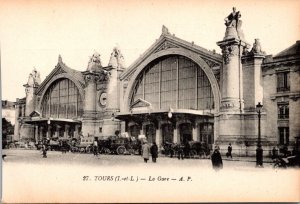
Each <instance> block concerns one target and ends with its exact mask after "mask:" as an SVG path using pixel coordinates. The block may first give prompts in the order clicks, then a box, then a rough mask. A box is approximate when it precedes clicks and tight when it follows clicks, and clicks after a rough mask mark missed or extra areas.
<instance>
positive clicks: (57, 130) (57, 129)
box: [55, 125, 60, 137]
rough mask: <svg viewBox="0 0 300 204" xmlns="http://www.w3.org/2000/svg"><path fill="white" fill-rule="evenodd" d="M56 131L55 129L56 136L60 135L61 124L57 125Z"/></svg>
mask: <svg viewBox="0 0 300 204" xmlns="http://www.w3.org/2000/svg"><path fill="white" fill-rule="evenodd" d="M55 127H56V131H55V137H59V129H60V126H59V125H56V126H55Z"/></svg>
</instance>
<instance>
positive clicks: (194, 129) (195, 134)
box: [193, 124, 199, 141]
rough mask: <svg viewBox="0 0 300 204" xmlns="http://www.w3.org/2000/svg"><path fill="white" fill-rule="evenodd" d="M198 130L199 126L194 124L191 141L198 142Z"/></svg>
mask: <svg viewBox="0 0 300 204" xmlns="http://www.w3.org/2000/svg"><path fill="white" fill-rule="evenodd" d="M198 130H199V125H198V124H195V126H194V127H193V140H194V141H199V139H198V132H199V131H198Z"/></svg>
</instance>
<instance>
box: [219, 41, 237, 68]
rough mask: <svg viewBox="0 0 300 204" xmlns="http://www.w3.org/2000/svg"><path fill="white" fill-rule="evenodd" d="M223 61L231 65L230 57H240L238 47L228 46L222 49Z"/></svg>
mask: <svg viewBox="0 0 300 204" xmlns="http://www.w3.org/2000/svg"><path fill="white" fill-rule="evenodd" d="M222 54H223V60H224V63H225V64H229V62H230V57H233V56H239V47H238V45H227V46H224V47H222Z"/></svg>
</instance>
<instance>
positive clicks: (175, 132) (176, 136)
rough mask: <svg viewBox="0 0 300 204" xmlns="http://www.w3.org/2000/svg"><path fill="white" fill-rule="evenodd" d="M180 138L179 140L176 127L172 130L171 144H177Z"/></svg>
mask: <svg viewBox="0 0 300 204" xmlns="http://www.w3.org/2000/svg"><path fill="white" fill-rule="evenodd" d="M179 142H180V138H179V132H178V127H175V128H174V130H173V143H179Z"/></svg>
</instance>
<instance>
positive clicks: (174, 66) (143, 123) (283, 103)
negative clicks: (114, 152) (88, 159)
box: [15, 8, 300, 155]
mask: <svg viewBox="0 0 300 204" xmlns="http://www.w3.org/2000/svg"><path fill="white" fill-rule="evenodd" d="M240 17H241V15H240V12H239V11H236V10H235V8H234V9H233V12H232V13H231V14H230V15H229V16H228V17H227V18H226V19H225V25H226V28H225V29H226V30H225V36H224V38H223V40H222V41H219V42H217V44H218V45H219V46H220V48H221V51H222V54H221V55H220V54H217V53H216V52H215V51H209V50H206V49H204V48H202V47H200V46H197V45H195V44H194V43H193V42H192V43H191V42H187V41H185V40H182V39H180V38H178V37H176V36H175V35H172V34H171V33H170V31H169V30H168V28H166V27H165V26H163V28H162V33H161V35H160V37H159V39H158V40H156V42H155V43H154V44H153V45H151V46H150V47H149V49H147V50H146V51H145V52H144V54H143V55H141V56H140V57H139V58H138V59H137V60H136V61H135V62H134V63H133V64H132V65H130V66H129V67H126V66H125V63H124V57H123V55H122V53H121V51H120V49H119V48H114V49H113V52H112V53H111V57H110V60H109V63H108V66H103V65H102V62H101V59H100V54H98V53H94V54H93V56H92V57H91V59H90V61H89V63H88V66H87V69H86V71H84V72H79V71H76V70H73V69H71V68H69V67H68V66H67V65H66V64H65V63H64V62H63V61H62V58H61V56H59V59H58V63H57V65H56V67H55V68H54V70H53V71H52V72H51V73H50V74H49V75H48V77H47V78H46V79H45V80H44V81H43V82H42V83H41V82H40V81H39V80H38V78H39V77H38V76H39V74H37V72H36V70H34V71H33V73H31V75H30V78H29V81H28V83H27V84H26V85H24V86H25V88H26V98H24V99H18V100H17V103H16V116H18V120H17V122H16V130H17V131H15V134H16V135H19V137H18V138H19V139H21V138H22V137H25V135H28V136H30V137H31V138H35V139H40V138H41V137H53V136H56V137H77V138H79V137H80V136H83V137H101V136H109V135H114V133H115V131H116V130H118V131H121V133H123V132H127V135H129V136H132V137H139V136H143V135H144V136H145V137H146V138H147V139H148V141H149V142H156V143H157V144H158V146H159V147H160V148H161V147H162V146H163V144H164V143H165V142H174V143H184V142H187V141H192V140H193V141H201V142H203V143H205V144H207V145H208V146H209V147H210V148H211V149H212V148H213V146H214V145H219V146H220V148H221V150H222V151H226V149H227V146H228V144H229V143H231V144H232V146H233V153H234V154H238V155H254V154H255V149H256V146H257V140H258V139H257V135H258V117H257V112H256V105H257V104H258V103H259V102H260V103H262V104H263V109H262V112H261V144H262V146H263V148H264V150H267V151H269V150H271V149H272V148H273V147H274V146H277V145H278V146H279V147H282V146H283V145H288V146H289V148H292V145H293V141H294V137H296V136H299V132H300V130H299V128H300V121H299V118H300V117H299V114H300V113H299V100H298V98H299V95H300V90H299V89H300V88H299V60H300V59H299V42H298V41H297V43H296V44H295V45H293V46H292V47H290V48H288V49H286V50H284V51H283V52H281V53H279V54H278V55H276V56H274V57H272V56H267V55H266V53H265V52H264V51H262V45H261V43H260V41H259V39H255V42H254V43H253V46H252V48H251V49H249V48H250V47H251V46H250V44H248V43H247V42H246V39H245V37H244V34H243V31H242V29H241V19H240ZM249 50H250V51H249ZM287 73H289V74H287ZM278 80H283V82H278ZM57 84H59V85H57ZM64 84H68V85H64ZM66 87H67V88H66ZM74 87H75V88H74ZM56 90H57V91H56ZM66 90H67V92H68V94H67V95H64V93H65V91H66ZM73 90H75V92H76V93H77V95H76V94H75V95H74V97H75V98H76V100H75V101H71V99H72V97H73V96H72V97H70V94H74V91H73ZM57 92H58V95H55V94H57ZM66 96H68V97H66ZM47 97H48V98H47ZM52 97H53V99H52ZM56 98H59V99H58V102H56V101H57V99H56ZM65 98H68V99H65ZM64 100H67V102H65V101H64ZM56 103H57V104H58V108H57V106H56ZM62 104H63V106H62ZM72 111H73V112H72ZM280 111H281V112H280ZM70 114H71V115H72V116H70ZM279 115H280V116H279ZM278 117H280V118H278ZM26 131H27V132H26ZM25 132H26V134H25Z"/></svg>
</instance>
